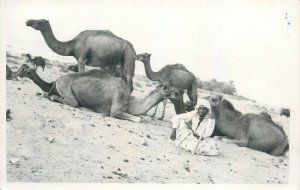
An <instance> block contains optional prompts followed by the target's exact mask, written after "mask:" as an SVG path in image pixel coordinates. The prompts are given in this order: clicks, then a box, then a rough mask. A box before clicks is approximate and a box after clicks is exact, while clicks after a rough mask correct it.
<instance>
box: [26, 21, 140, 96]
mask: <svg viewBox="0 0 300 190" xmlns="http://www.w3.org/2000/svg"><path fill="white" fill-rule="evenodd" d="M26 25H27V26H30V27H32V28H34V29H36V30H39V31H41V33H42V35H43V37H44V39H45V41H46V43H47V45H48V46H49V48H50V49H52V50H53V51H54V52H55V53H57V54H59V55H63V56H73V57H75V58H76V60H77V62H78V66H79V72H80V73H82V72H84V70H85V65H89V66H94V67H102V68H105V67H109V68H111V70H115V67H116V64H121V77H122V79H123V80H124V81H126V82H127V85H128V87H129V90H130V92H132V90H133V86H132V77H133V75H134V69H135V57H136V53H135V50H134V48H133V46H132V44H131V43H130V42H128V41H126V40H124V39H122V38H119V37H118V36H116V35H114V34H113V33H112V32H110V31H108V30H86V31H83V32H81V33H79V34H78V35H77V36H76V37H75V38H73V39H72V40H70V41H66V42H61V41H58V40H57V39H56V38H55V36H54V34H53V32H52V29H51V26H50V23H49V21H48V20H44V19H41V20H28V21H27V22H26Z"/></svg>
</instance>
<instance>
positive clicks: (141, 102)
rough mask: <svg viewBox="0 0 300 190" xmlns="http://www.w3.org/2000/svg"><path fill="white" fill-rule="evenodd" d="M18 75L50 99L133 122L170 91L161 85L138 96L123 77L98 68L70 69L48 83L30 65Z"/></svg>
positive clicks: (138, 120) (139, 119) (138, 119)
mask: <svg viewBox="0 0 300 190" xmlns="http://www.w3.org/2000/svg"><path fill="white" fill-rule="evenodd" d="M20 77H28V78H30V79H31V80H33V82H34V83H36V84H37V85H38V86H39V87H40V88H41V89H42V90H43V91H44V92H47V93H48V96H49V98H50V100H52V101H58V102H60V103H63V104H68V105H70V106H72V107H79V106H81V107H87V108H90V109H92V110H94V111H95V112H109V113H110V116H111V117H114V118H119V119H126V120H130V121H134V122H140V121H141V118H140V117H137V116H138V115H142V114H145V113H147V112H148V111H149V110H150V109H151V108H152V107H153V106H155V105H156V104H158V103H159V102H161V101H162V100H163V99H164V97H165V96H169V95H170V94H171V90H170V89H169V88H168V87H167V86H164V85H160V86H158V87H157V88H156V89H154V90H153V91H152V92H151V93H150V94H149V95H148V96H147V97H146V98H144V99H137V98H135V97H134V96H132V95H131V94H130V90H129V88H128V86H127V84H126V82H125V81H123V80H122V79H121V78H118V77H112V76H110V75H109V74H108V73H106V72H105V71H102V70H99V69H94V70H89V71H87V72H85V73H69V74H67V75H64V76H62V77H60V78H58V79H57V80H56V81H54V82H51V83H48V82H45V81H43V80H42V79H41V78H40V77H39V76H38V74H37V73H36V71H35V70H34V69H32V68H28V69H26V70H24V71H23V72H22V73H21V74H20Z"/></svg>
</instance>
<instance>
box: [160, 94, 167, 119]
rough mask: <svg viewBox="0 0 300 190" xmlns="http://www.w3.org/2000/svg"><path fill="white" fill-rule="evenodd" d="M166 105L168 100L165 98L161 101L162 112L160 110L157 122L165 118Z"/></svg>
mask: <svg viewBox="0 0 300 190" xmlns="http://www.w3.org/2000/svg"><path fill="white" fill-rule="evenodd" d="M167 103H168V99H167V98H164V100H163V110H162V115H161V117H160V118H158V119H159V120H163V119H164V117H165V111H166V105H167Z"/></svg>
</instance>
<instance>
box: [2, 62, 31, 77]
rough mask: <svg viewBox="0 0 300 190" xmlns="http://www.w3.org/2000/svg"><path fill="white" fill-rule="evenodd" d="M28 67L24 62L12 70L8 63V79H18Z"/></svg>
mask: <svg viewBox="0 0 300 190" xmlns="http://www.w3.org/2000/svg"><path fill="white" fill-rule="evenodd" d="M25 68H26V66H25V64H23V65H22V66H21V67H20V68H19V69H18V70H17V71H15V72H14V71H12V70H11V69H10V68H9V66H8V65H6V79H7V80H12V79H16V78H17V77H18V76H19V75H20V73H21V72H22V71H23V70H24V69H25Z"/></svg>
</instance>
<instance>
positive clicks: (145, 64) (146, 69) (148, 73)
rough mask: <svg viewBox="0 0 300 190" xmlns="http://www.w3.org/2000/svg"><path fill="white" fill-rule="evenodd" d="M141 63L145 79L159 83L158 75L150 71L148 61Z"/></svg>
mask: <svg viewBox="0 0 300 190" xmlns="http://www.w3.org/2000/svg"><path fill="white" fill-rule="evenodd" d="M143 63H144V66H145V72H146V75H147V77H148V78H149V79H150V80H152V81H159V73H158V72H154V71H153V70H152V68H151V64H150V61H145V62H143Z"/></svg>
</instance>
